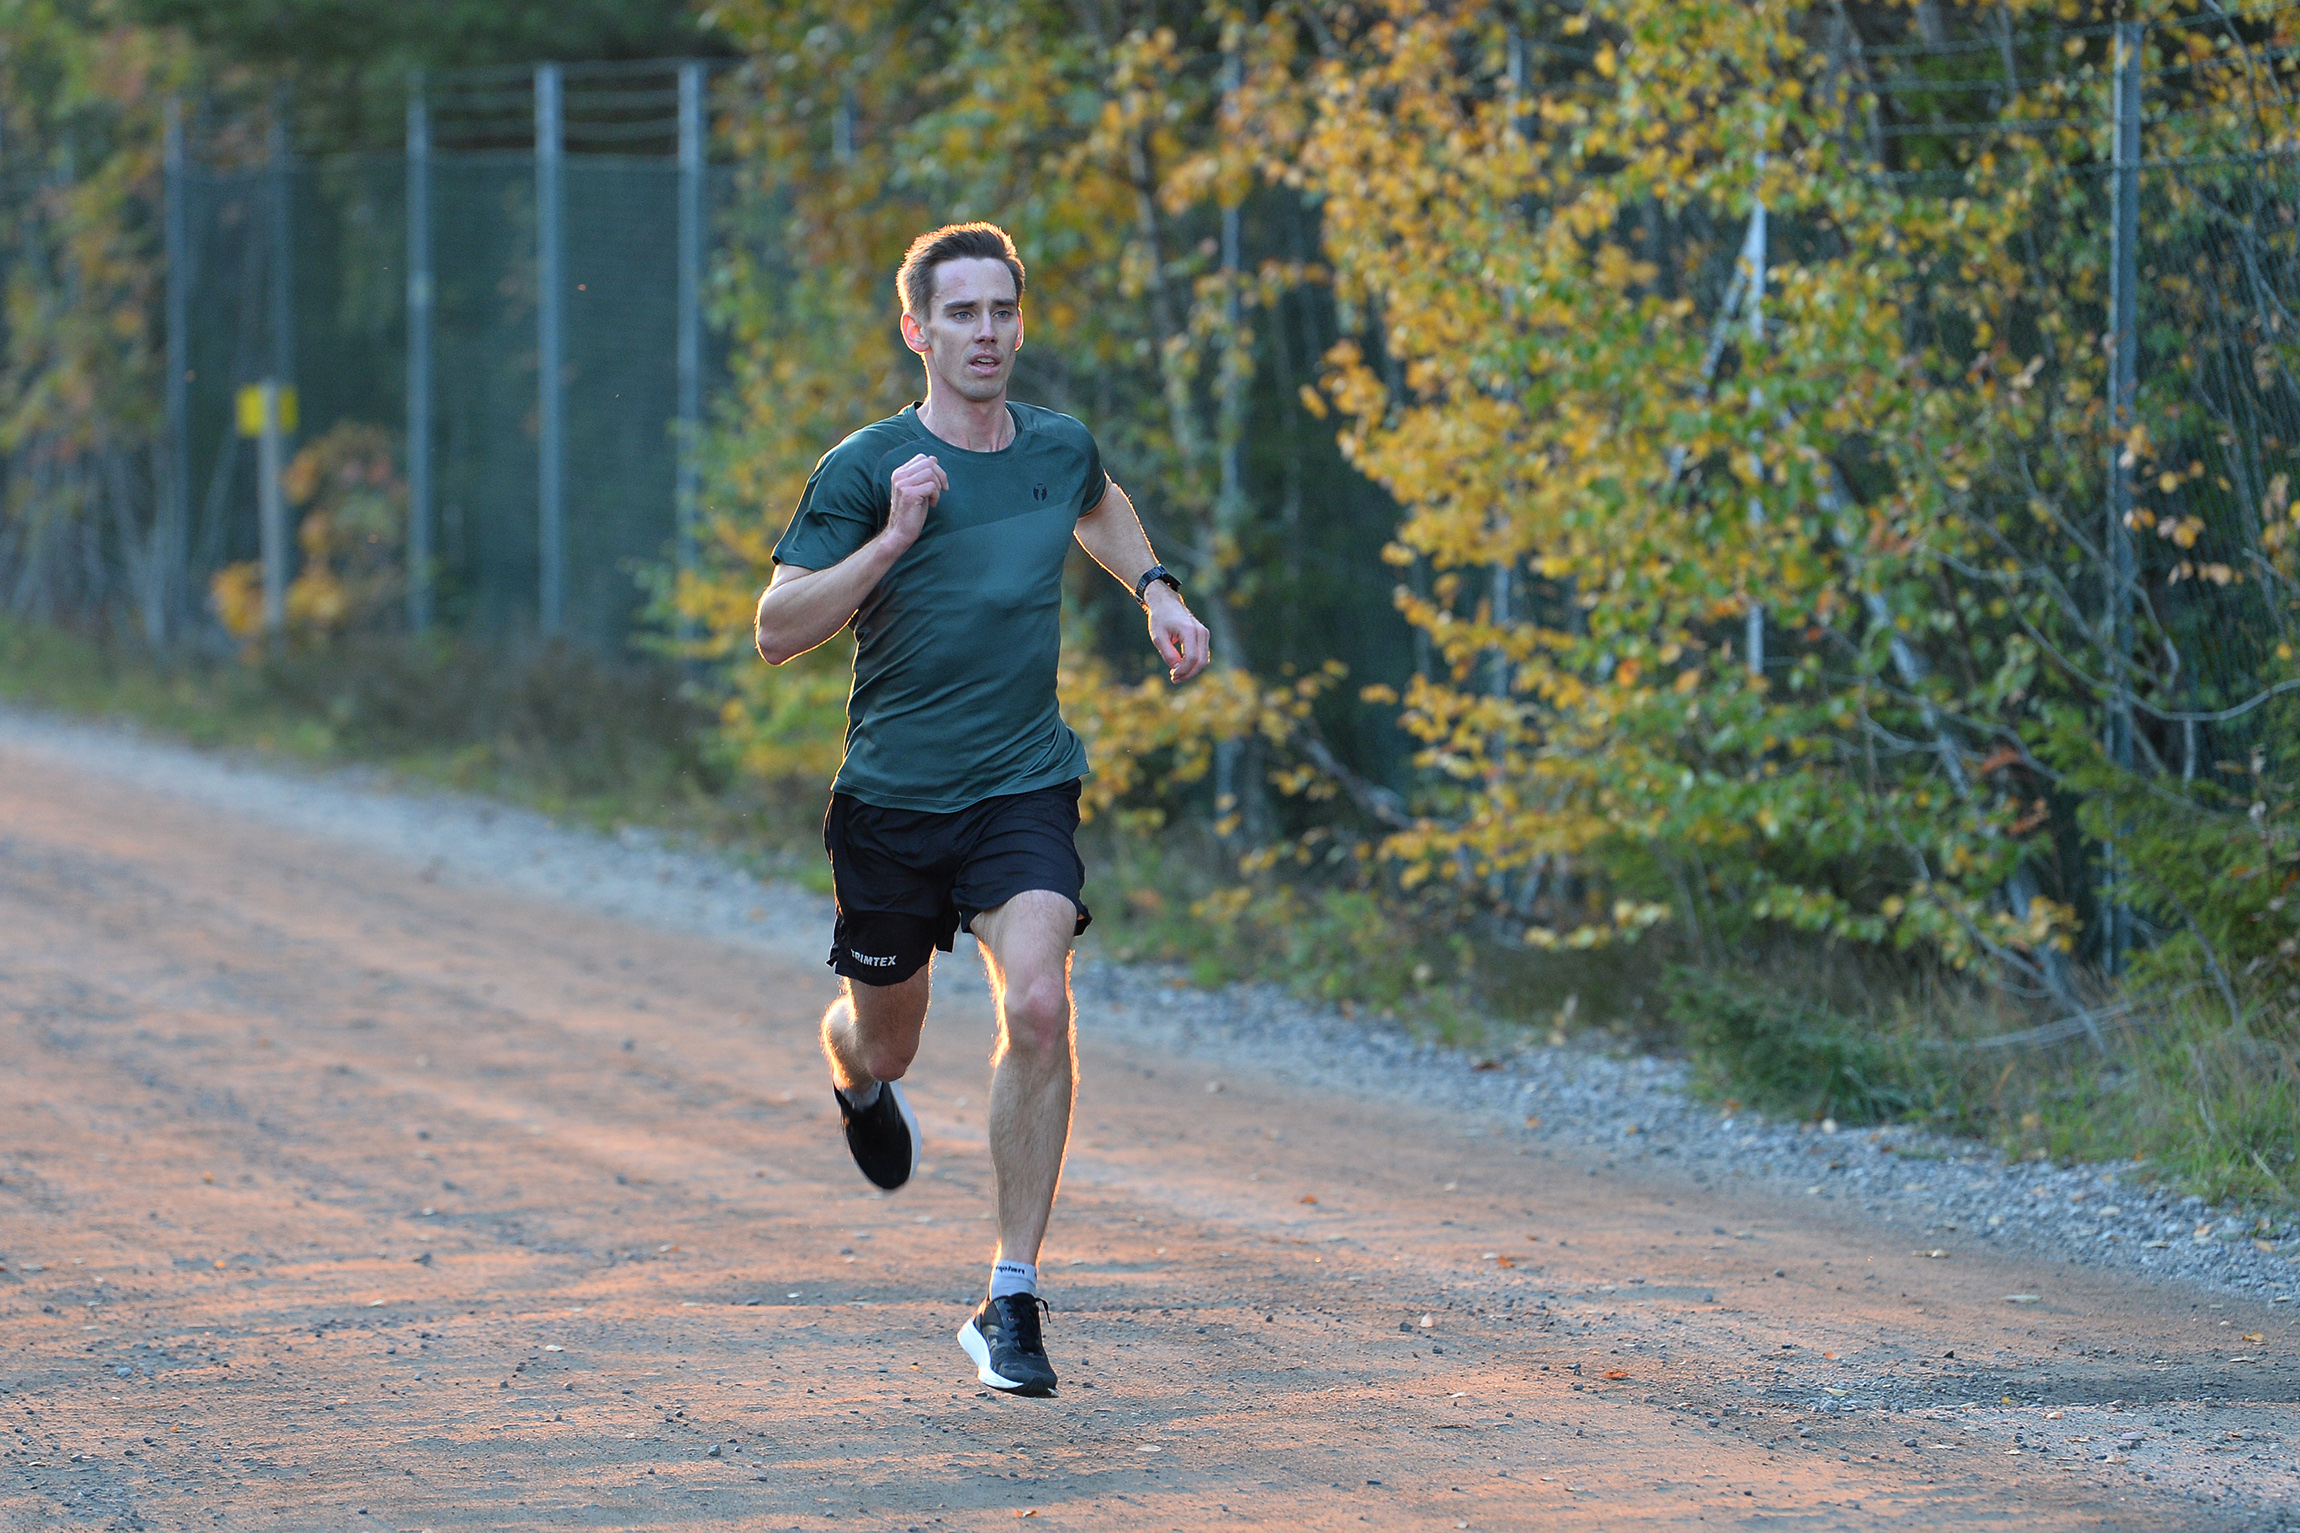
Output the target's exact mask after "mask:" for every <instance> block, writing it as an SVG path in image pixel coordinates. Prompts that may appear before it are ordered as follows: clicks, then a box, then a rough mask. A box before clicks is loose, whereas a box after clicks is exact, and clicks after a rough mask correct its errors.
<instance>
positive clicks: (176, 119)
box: [150, 96, 192, 642]
mask: <svg viewBox="0 0 2300 1533" xmlns="http://www.w3.org/2000/svg"><path fill="white" fill-rule="evenodd" d="M167 111H168V117H167V148H166V162H165V168H164V171H163V189H162V198H163V202H164V204H165V211H164V215H163V216H164V218H165V222H166V226H167V227H166V230H165V238H166V243H167V263H168V290H167V325H168V389H167V401H168V482H167V499H166V500H165V501H164V502H163V503H162V505H161V508H160V515H161V518H162V521H161V528H160V550H161V553H160V558H161V564H160V577H159V578H160V593H159V598H160V599H159V604H158V613H157V616H158V619H159V628H160V631H159V632H158V633H155V634H152V635H151V636H150V637H151V638H152V639H153V640H154V641H155V642H157V641H161V640H164V639H166V638H168V637H170V636H171V635H173V634H174V633H175V632H176V631H177V629H178V627H179V626H180V624H181V623H182V621H183V618H184V615H185V612H186V610H187V607H188V602H187V601H186V597H187V595H188V592H187V590H186V587H187V586H188V585H189V584H190V579H191V572H190V570H189V569H188V568H187V565H188V563H189V560H190V557H191V521H192V517H191V505H192V428H191V381H192V379H191V373H192V337H191V303H192V294H191V285H192V272H191V259H192V258H191V248H192V240H191V209H190V207H189V206H188V205H187V202H188V199H189V198H190V196H191V184H190V181H189V180H188V178H187V175H186V172H187V170H188V168H189V167H188V164H187V156H186V154H185V150H184V103H183V98H181V97H179V96H170V97H169V98H168V108H167Z"/></svg>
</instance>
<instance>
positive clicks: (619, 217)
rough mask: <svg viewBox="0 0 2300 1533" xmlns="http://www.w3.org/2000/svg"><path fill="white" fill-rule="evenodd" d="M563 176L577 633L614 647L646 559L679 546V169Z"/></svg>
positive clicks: (611, 168) (570, 553)
mask: <svg viewBox="0 0 2300 1533" xmlns="http://www.w3.org/2000/svg"><path fill="white" fill-rule="evenodd" d="M564 174H565V185H566V211H565V237H566V250H567V254H566V258H565V260H564V261H563V263H562V270H563V271H564V272H565V279H564V280H565V284H566V287H567V289H568V291H567V292H565V293H564V294H562V295H561V296H562V303H563V310H562V312H563V313H564V314H565V315H566V327H567V331H566V333H567V351H566V363H565V366H566V371H565V376H564V380H563V385H564V388H565V391H566V392H565V400H566V421H567V438H566V446H565V454H566V458H565V465H566V484H567V549H566V558H567V610H566V631H567V633H568V635H569V636H570V637H571V638H575V639H577V640H579V641H582V642H587V643H591V644H595V645H600V646H612V645H616V644H620V643H621V642H623V640H624V638H625V633H626V630H627V628H628V626H629V622H630V615H631V610H630V609H631V606H632V603H633V600H634V596H635V593H636V586H635V584H634V575H635V573H636V571H637V569H638V567H639V565H640V564H641V563H642V562H649V563H661V562H664V561H667V560H668V559H669V558H670V557H671V554H672V549H671V538H672V533H673V521H672V512H673V505H674V497H675V494H676V489H677V478H678V457H677V441H676V437H675V434H674V430H673V426H674V423H675V422H676V420H677V419H678V407H679V397H678V365H677V363H678V329H677V325H678V289H679V272H678V264H677V263H678V240H677V238H676V230H677V218H678V195H679V183H678V173H677V170H676V168H675V167H674V166H672V165H669V164H666V163H664V162H662V161H646V160H637V159H630V158H624V157H621V156H616V157H607V156H598V157H577V158H572V159H570V160H569V161H568V162H567V165H566V169H565V172H564Z"/></svg>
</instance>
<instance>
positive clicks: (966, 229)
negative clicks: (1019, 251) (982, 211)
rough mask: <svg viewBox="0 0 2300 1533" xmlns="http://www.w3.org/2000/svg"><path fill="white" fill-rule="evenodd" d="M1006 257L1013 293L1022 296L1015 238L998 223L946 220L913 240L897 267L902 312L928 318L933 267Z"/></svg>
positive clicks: (895, 278) (932, 287)
mask: <svg viewBox="0 0 2300 1533" xmlns="http://www.w3.org/2000/svg"><path fill="white" fill-rule="evenodd" d="M970 260H982V261H1003V262H1005V263H1006V269H1007V270H1008V271H1009V272H1012V273H1013V274H1014V296H1015V299H1016V301H1017V302H1019V301H1020V300H1021V298H1022V257H1021V256H1019V255H1016V254H1015V253H1014V241H1013V240H1011V239H1008V238H1007V237H1006V231H1005V230H1004V229H1001V228H1000V227H998V225H996V224H982V223H974V224H944V225H943V226H942V227H941V228H939V229H931V230H929V231H927V232H926V233H924V234H922V235H920V236H919V237H918V238H917V239H915V240H912V241H911V242H910V249H909V250H908V251H907V252H905V254H904V255H903V258H902V265H901V266H899V267H897V268H896V269H895V274H894V290H895V294H896V296H897V297H899V298H900V299H901V300H902V307H903V312H905V313H907V314H911V315H915V316H916V317H918V318H920V319H924V318H926V311H927V310H928V309H930V308H932V307H934V269H935V268H936V267H938V266H940V265H941V264H942V263H943V262H945V261H970Z"/></svg>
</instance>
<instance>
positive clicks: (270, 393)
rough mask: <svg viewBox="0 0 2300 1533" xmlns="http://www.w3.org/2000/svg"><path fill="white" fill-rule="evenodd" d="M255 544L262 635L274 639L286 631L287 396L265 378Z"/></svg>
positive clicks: (259, 428) (261, 393)
mask: <svg viewBox="0 0 2300 1533" xmlns="http://www.w3.org/2000/svg"><path fill="white" fill-rule="evenodd" d="M256 390H257V396H256V398H257V405H256V407H257V409H258V411H259V412H260V414H259V415H258V416H257V419H256V423H255V424H256V432H255V437H256V544H257V549H258V552H259V553H260V555H261V556H262V559H263V577H264V632H265V633H266V634H269V635H272V636H274V637H277V636H278V635H279V633H280V632H281V631H282V630H283V629H285V628H286V627H287V587H288V578H289V574H290V571H289V569H288V524H287V501H286V499H285V497H284V496H282V494H281V492H280V475H281V472H282V471H283V470H284V469H285V468H286V466H287V465H286V462H285V456H286V455H285V452H284V450H283V438H285V436H286V435H287V422H286V421H285V420H284V419H283V416H284V415H285V414H286V407H287V396H286V392H285V390H284V388H283V387H282V385H281V384H280V382H279V380H277V379H275V378H267V379H265V380H264V381H263V382H261V383H259V384H257V385H256Z"/></svg>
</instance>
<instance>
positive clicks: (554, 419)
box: [535, 64, 567, 635]
mask: <svg viewBox="0 0 2300 1533" xmlns="http://www.w3.org/2000/svg"><path fill="white" fill-rule="evenodd" d="M564 141H565V130H564V124H563V118H562V113H561V109H560V76H559V66H558V65H557V64H538V65H537V66H536V68H535V276H536V288H537V293H536V315H535V343H536V344H535V351H536V387H537V389H538V391H539V396H540V397H539V398H538V400H537V410H536V425H537V432H536V435H537V436H538V437H539V438H540V439H541V441H540V450H541V455H542V457H541V462H540V463H539V465H538V473H537V476H536V478H537V488H538V492H539V493H538V504H537V511H538V513H539V515H538V517H537V520H538V522H539V523H540V534H541V539H542V546H541V550H540V553H541V557H540V559H539V561H538V564H537V575H538V580H537V585H538V587H539V590H538V592H537V596H538V601H537V605H538V607H539V608H540V612H541V617H542V623H543V631H544V633H546V634H551V635H557V634H559V633H561V632H563V631H564V630H565V628H566V623H567V538H566V526H565V518H566V503H565V493H566V487H565V485H564V484H563V483H562V480H561V470H562V469H563V467H564V465H565V453H564V443H563V441H562V434H563V432H564V430H565V422H564V419H563V417H562V406H563V405H564V403H565V394H566V389H565V382H566V380H565V378H564V377H563V371H564V369H563V367H562V364H561V360H560V344H561V341H560V323H559V322H560V292H559V289H560V286H561V279H560V269H559V261H560V239H561V236H562V230H561V228H560V205H559V168H560V156H561V153H562V150H563V146H564Z"/></svg>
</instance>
